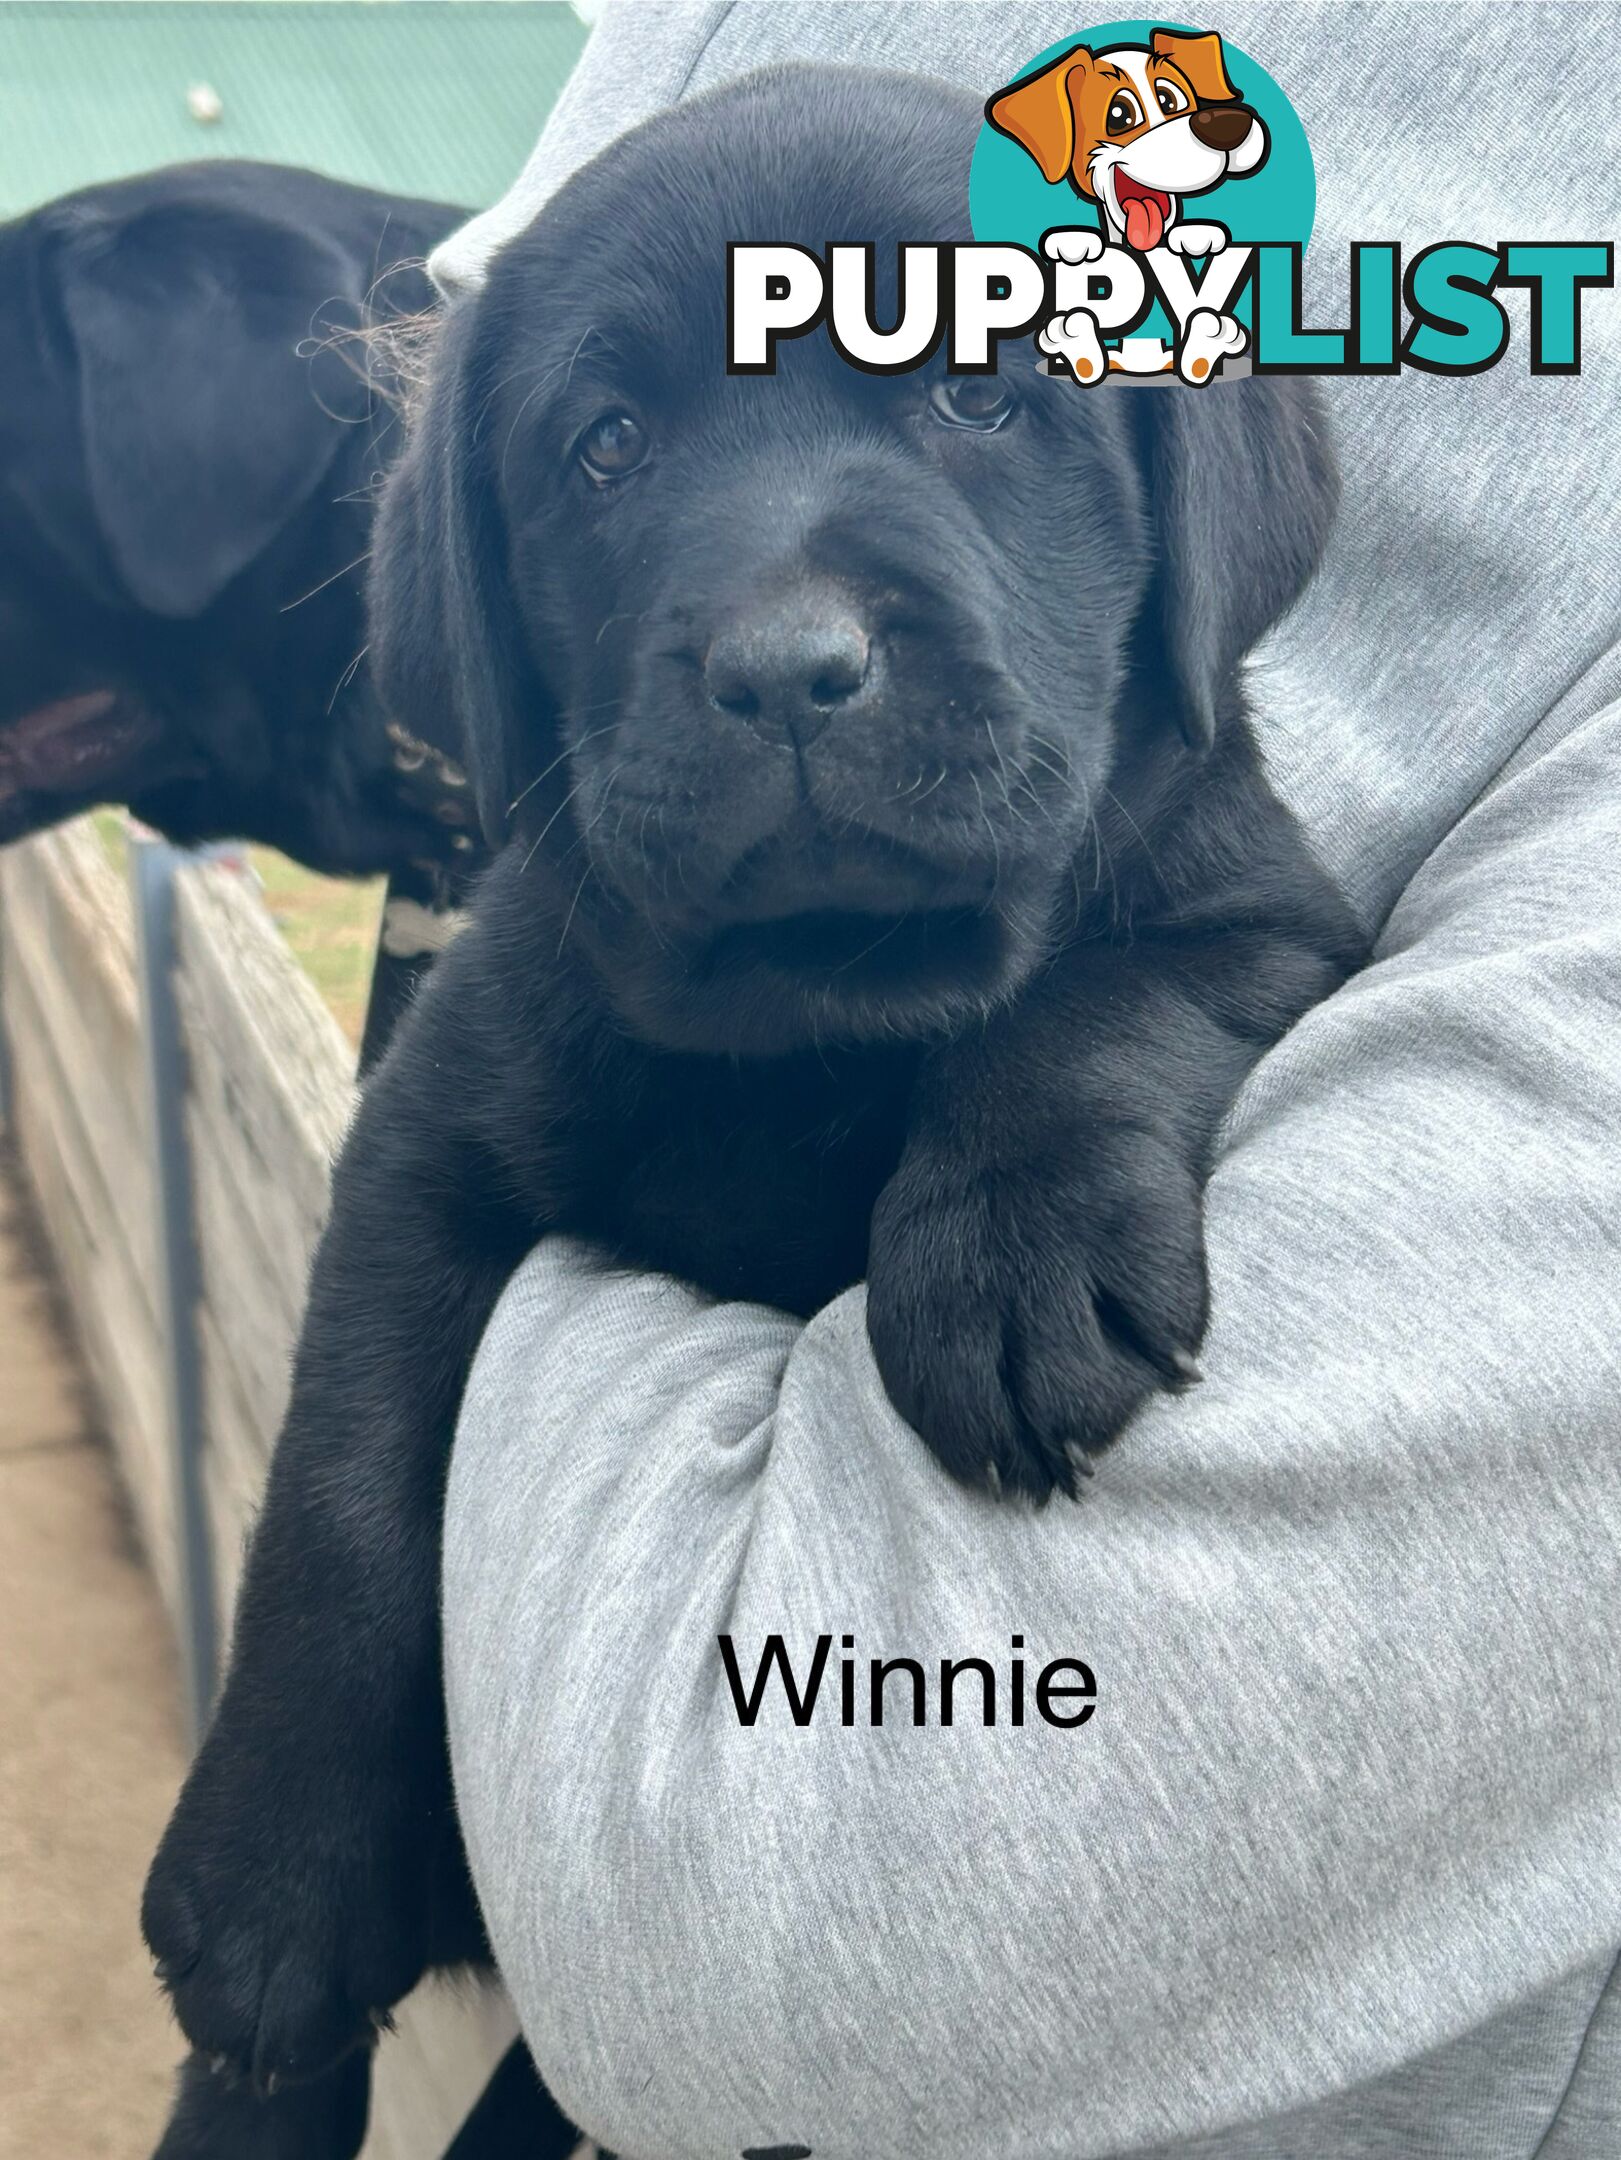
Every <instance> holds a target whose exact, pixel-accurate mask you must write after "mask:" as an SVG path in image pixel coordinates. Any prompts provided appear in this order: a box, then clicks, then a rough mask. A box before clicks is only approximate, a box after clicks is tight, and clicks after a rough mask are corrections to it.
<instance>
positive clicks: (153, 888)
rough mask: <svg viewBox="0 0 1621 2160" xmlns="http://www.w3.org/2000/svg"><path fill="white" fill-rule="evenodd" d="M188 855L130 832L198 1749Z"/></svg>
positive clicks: (201, 1542) (198, 1426) (203, 1617)
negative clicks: (183, 899) (185, 1006)
mask: <svg viewBox="0 0 1621 2160" xmlns="http://www.w3.org/2000/svg"><path fill="white" fill-rule="evenodd" d="M190 859H192V860H195V859H196V858H195V857H193V858H190ZM187 860H188V857H187V856H186V855H185V854H184V853H183V852H182V851H181V850H180V849H178V848H173V847H171V846H170V845H169V844H168V842H167V841H165V840H161V839H159V838H158V837H157V835H156V834H153V833H148V832H147V831H146V830H145V829H144V828H140V827H136V826H134V824H133V822H132V825H131V830H130V887H131V894H132V898H133V901H134V914H135V971H136V976H137V978H138V980H139V983H140V998H141V1042H142V1054H143V1058H144V1063H145V1068H146V1095H147V1108H148V1115H149V1126H148V1130H149V1131H150V1133H151V1145H152V1177H153V1190H154V1193H155V1195H156V1199H157V1210H158V1222H157V1231H158V1285H157V1288H158V1301H159V1318H160V1321H161V1324H162V1328H163V1337H164V1378H165V1393H166V1398H167V1400H166V1404H165V1408H166V1412H167V1423H168V1441H169V1482H170V1493H171V1497H172V1500H173V1505H174V1519H175V1530H176V1543H177V1547H178V1559H179V1584H180V1664H181V1681H182V1686H183V1688H184V1692H185V1702H184V1709H185V1714H186V1722H187V1727H188V1730H189V1734H190V1738H191V1742H192V1745H193V1747H195V1746H196V1744H197V1742H198V1741H199V1740H200V1739H201V1738H202V1735H203V1732H204V1730H205V1729H206V1727H207V1724H208V1718H209V1713H210V1711H211V1710H212V1708H213V1703H214V1686H215V1677H216V1667H217V1657H218V1650H217V1643H216V1634H217V1629H216V1625H215V1614H214V1566H213V1549H212V1544H211V1540H210V1536H209V1525H208V1509H207V1505H206V1502H205V1498H204V1494H203V1409H202V1371H201V1345H200V1342H199V1338H198V1330H197V1299H198V1295H199V1292H200V1288H201V1281H200V1274H199V1269H198V1263H197V1244H196V1234H195V1230H194V1227H193V1221H192V1181H191V1154H190V1146H189V1142H188V1139H187V1134H186V1063H185V1051H184V1047H183V1044H182V1041H181V1033H180V1009H179V1005H178V1003H177V1001H176V997H175V984H174V967H175V934H174V891H175V887H174V881H175V871H176V869H177V868H178V867H179V865H180V864H181V863H183V862H185V861H187Z"/></svg>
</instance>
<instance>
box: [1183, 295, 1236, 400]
mask: <svg viewBox="0 0 1621 2160" xmlns="http://www.w3.org/2000/svg"><path fill="white" fill-rule="evenodd" d="M1248 344H1249V332H1248V331H1247V330H1246V329H1245V328H1244V325H1243V324H1242V323H1241V322H1239V321H1237V320H1236V319H1235V318H1234V317H1233V316H1231V315H1218V314H1217V313H1216V312H1215V310H1214V309H1213V308H1195V309H1194V311H1193V313H1192V314H1191V315H1190V316H1189V317H1188V327H1187V330H1186V332H1185V334H1184V336H1183V339H1182V348H1181V351H1180V352H1179V353H1178V354H1177V360H1176V366H1177V373H1178V374H1179V375H1180V376H1181V377H1182V379H1183V381H1184V382H1190V383H1202V382H1208V381H1209V380H1210V378H1211V376H1212V375H1214V374H1215V372H1216V367H1217V363H1218V362H1219V361H1222V360H1225V359H1229V358H1231V357H1232V356H1233V355H1235V354H1237V353H1241V352H1243V351H1244V350H1245V349H1246V347H1247V346H1248Z"/></svg>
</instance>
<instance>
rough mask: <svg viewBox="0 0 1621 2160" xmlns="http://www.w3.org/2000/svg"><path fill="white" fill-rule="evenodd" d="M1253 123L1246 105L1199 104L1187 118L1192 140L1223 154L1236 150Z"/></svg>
mask: <svg viewBox="0 0 1621 2160" xmlns="http://www.w3.org/2000/svg"><path fill="white" fill-rule="evenodd" d="M1254 125H1255V115H1254V113H1252V112H1251V111H1250V109H1249V107H1248V106H1247V105H1201V106H1200V107H1199V109H1198V111H1197V112H1195V113H1193V114H1192V115H1191V116H1190V117H1189V120H1188V126H1189V127H1190V128H1191V129H1192V131H1193V139H1194V141H1195V142H1199V143H1203V145H1204V147H1205V148H1206V149H1207V150H1219V151H1221V153H1222V154H1223V156H1228V155H1230V154H1231V153H1232V152H1233V151H1234V150H1236V149H1237V148H1238V146H1239V144H1240V143H1241V142H1242V141H1243V140H1244V138H1245V137H1246V136H1247V135H1248V133H1249V131H1250V129H1251V128H1252V127H1253V126H1254Z"/></svg>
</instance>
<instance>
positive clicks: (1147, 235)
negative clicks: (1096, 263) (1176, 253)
mask: <svg viewBox="0 0 1621 2160" xmlns="http://www.w3.org/2000/svg"><path fill="white" fill-rule="evenodd" d="M1114 194H1115V200H1116V202H1118V203H1119V205H1120V215H1121V217H1122V219H1123V220H1124V222H1125V227H1126V245H1127V247H1129V248H1134V249H1135V250H1136V252H1137V253H1138V254H1139V255H1146V254H1147V253H1148V251H1149V249H1150V248H1157V247H1158V246H1159V244H1160V241H1161V240H1162V239H1163V238H1164V235H1165V228H1166V226H1167V225H1168V224H1169V223H1170V221H1171V198H1170V196H1169V195H1167V194H1166V193H1165V191H1164V189H1163V188H1151V187H1145V186H1144V185H1143V183H1142V181H1140V180H1133V178H1132V177H1131V175H1130V173H1128V172H1126V171H1124V170H1123V169H1122V168H1121V167H1120V166H1118V165H1117V166H1116V167H1115V169H1114Z"/></svg>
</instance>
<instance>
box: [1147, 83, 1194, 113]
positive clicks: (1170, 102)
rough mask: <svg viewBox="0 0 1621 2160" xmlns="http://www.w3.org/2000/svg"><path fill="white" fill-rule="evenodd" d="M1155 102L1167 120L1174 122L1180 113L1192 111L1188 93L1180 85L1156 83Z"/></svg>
mask: <svg viewBox="0 0 1621 2160" xmlns="http://www.w3.org/2000/svg"><path fill="white" fill-rule="evenodd" d="M1154 100H1155V103H1156V104H1157V105H1158V106H1159V109H1160V111H1161V112H1162V113H1163V114H1164V115H1165V117H1166V119H1167V120H1174V119H1175V117H1176V115H1177V114H1178V113H1181V112H1189V111H1191V110H1192V108H1191V106H1190V105H1189V104H1188V99H1187V93H1186V91H1184V90H1183V88H1182V86H1181V85H1180V84H1179V83H1174V82H1157V83H1155V85H1154Z"/></svg>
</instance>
